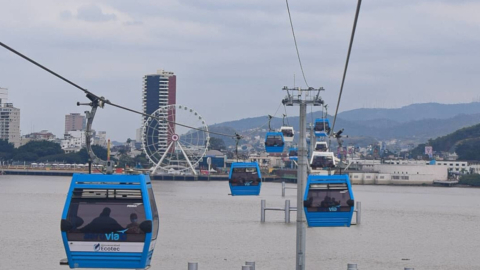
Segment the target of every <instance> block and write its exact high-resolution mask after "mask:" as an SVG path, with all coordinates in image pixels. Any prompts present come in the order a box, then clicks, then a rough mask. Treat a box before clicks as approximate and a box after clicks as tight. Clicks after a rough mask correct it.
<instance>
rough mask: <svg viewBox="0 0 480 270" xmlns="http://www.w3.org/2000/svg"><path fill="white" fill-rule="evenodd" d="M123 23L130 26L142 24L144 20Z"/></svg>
mask: <svg viewBox="0 0 480 270" xmlns="http://www.w3.org/2000/svg"><path fill="white" fill-rule="evenodd" d="M123 24H124V25H128V26H130V25H142V24H143V22H142V21H129V22H124V23H123Z"/></svg>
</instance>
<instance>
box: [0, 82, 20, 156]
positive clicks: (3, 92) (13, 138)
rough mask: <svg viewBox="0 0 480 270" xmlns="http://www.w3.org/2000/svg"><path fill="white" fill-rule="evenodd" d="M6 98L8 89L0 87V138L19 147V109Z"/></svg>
mask: <svg viewBox="0 0 480 270" xmlns="http://www.w3.org/2000/svg"><path fill="white" fill-rule="evenodd" d="M7 99H8V89H7V88H1V87H0V139H3V140H7V141H8V142H9V143H11V144H13V146H14V147H15V148H17V147H20V140H21V138H20V109H18V108H15V107H13V104H12V103H5V101H6V100H7Z"/></svg>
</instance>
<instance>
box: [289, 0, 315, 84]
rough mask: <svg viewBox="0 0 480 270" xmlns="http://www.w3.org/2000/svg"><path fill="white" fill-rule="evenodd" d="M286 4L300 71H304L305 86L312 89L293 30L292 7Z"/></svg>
mask: <svg viewBox="0 0 480 270" xmlns="http://www.w3.org/2000/svg"><path fill="white" fill-rule="evenodd" d="M285 2H286V3H287V11H288V18H290V26H291V27H292V34H293V41H294V42H295V49H296V50H297V57H298V63H300V69H301V70H302V75H303V80H304V81H305V84H306V85H307V87H308V88H310V86H309V85H308V83H307V79H306V78H305V73H304V72H303V66H302V60H300V53H299V52H298V46H297V39H296V38H295V31H294V30H293V22H292V16H291V15H290V7H289V6H288V0H285ZM294 80H295V79H294Z"/></svg>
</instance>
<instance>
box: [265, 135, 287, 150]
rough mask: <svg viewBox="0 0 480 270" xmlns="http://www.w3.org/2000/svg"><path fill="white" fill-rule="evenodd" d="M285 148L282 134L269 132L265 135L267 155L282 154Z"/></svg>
mask: <svg viewBox="0 0 480 270" xmlns="http://www.w3.org/2000/svg"><path fill="white" fill-rule="evenodd" d="M284 147H285V140H284V138H283V133H282V132H273V131H270V132H267V134H266V135H265V151H267V153H281V152H283V149H284Z"/></svg>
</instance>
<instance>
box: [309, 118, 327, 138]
mask: <svg viewBox="0 0 480 270" xmlns="http://www.w3.org/2000/svg"><path fill="white" fill-rule="evenodd" d="M313 130H314V131H315V136H317V137H325V136H328V134H329V133H330V121H329V120H328V119H327V118H317V119H315V125H314V127H313Z"/></svg>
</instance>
